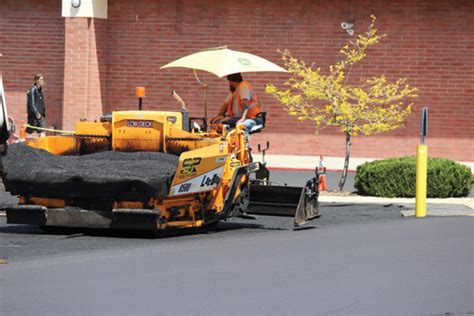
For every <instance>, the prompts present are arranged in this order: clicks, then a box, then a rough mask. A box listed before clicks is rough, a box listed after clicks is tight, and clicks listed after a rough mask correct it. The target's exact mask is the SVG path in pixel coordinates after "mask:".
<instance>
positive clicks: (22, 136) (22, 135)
mask: <svg viewBox="0 0 474 316" xmlns="http://www.w3.org/2000/svg"><path fill="white" fill-rule="evenodd" d="M25 140H26V127H25V122H23V121H21V126H20V142H24V141H25Z"/></svg>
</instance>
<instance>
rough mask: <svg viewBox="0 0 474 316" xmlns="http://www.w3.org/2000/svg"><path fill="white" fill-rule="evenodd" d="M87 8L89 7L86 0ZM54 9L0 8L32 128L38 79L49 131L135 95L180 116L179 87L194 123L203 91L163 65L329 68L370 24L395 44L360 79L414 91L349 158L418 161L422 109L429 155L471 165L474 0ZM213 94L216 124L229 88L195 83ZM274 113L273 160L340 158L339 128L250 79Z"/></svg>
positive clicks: (151, 2)
mask: <svg viewBox="0 0 474 316" xmlns="http://www.w3.org/2000/svg"><path fill="white" fill-rule="evenodd" d="M83 2H85V0H83ZM61 5H62V4H61V1H59V0H23V1H16V0H2V4H1V5H0V53H1V54H2V57H0V70H1V71H2V72H3V77H4V84H5V89H6V96H7V102H8V106H9V114H10V115H11V116H13V117H14V118H15V119H16V120H17V121H19V120H25V119H26V113H25V112H26V111H25V102H26V95H25V92H26V90H27V89H28V87H29V86H30V85H31V83H32V78H33V75H34V74H35V73H42V74H43V75H44V76H45V79H46V81H47V86H46V89H45V95H46V106H47V121H48V125H55V126H57V127H60V128H64V129H71V128H73V126H74V122H75V121H77V120H79V119H83V118H87V119H89V120H94V119H97V118H98V117H99V116H100V115H101V114H102V113H106V112H110V111H112V110H125V109H136V108H137V100H136V98H135V96H134V91H135V87H136V86H145V87H146V89H147V95H146V98H145V100H144V109H147V110H151V109H156V110H173V109H178V108H179V107H178V104H177V103H176V101H175V100H174V99H173V98H172V96H171V94H170V91H171V89H175V90H176V91H177V92H178V93H179V94H180V95H181V96H182V97H183V99H185V101H186V102H187V103H188V106H189V109H190V112H191V114H192V115H193V116H199V115H202V114H203V103H204V91H203V89H202V88H201V87H200V85H199V84H198V83H197V82H196V80H195V79H194V75H193V73H192V71H190V70H186V69H182V70H181V69H164V70H160V69H159V67H160V66H162V65H164V64H166V63H168V62H170V61H172V60H174V59H176V58H178V57H181V56H184V55H187V54H190V53H193V52H195V51H198V50H200V49H202V48H208V47H216V46H222V45H228V46H229V48H231V49H235V50H242V51H247V52H250V53H255V54H257V55H260V56H262V57H264V58H267V59H269V60H271V61H273V62H275V63H278V64H281V62H280V57H279V55H278V54H277V53H276V52H275V50H276V49H277V48H287V49H289V50H291V51H292V53H293V55H294V56H296V57H299V58H301V59H304V60H305V61H307V62H314V63H315V64H316V65H317V66H320V67H322V68H324V67H325V66H327V65H329V64H332V63H334V62H335V61H336V60H337V59H338V58H339V56H338V50H339V48H340V47H341V45H342V44H343V43H344V42H345V41H346V40H347V39H348V36H349V35H348V34H347V33H346V32H345V31H344V30H342V29H341V27H340V24H341V22H343V21H347V20H353V21H354V24H355V30H356V32H357V31H358V30H364V29H365V28H366V26H367V25H368V23H369V16H370V15H371V14H374V15H376V16H377V27H378V29H379V30H380V32H383V33H387V34H388V37H387V38H386V39H385V40H384V41H383V42H382V44H381V45H378V46H377V47H375V48H373V49H371V50H370V51H369V55H368V58H367V59H366V60H365V61H364V63H363V64H362V65H361V66H359V67H358V68H357V69H356V70H355V72H354V73H353V75H352V76H353V78H357V76H358V75H363V76H371V75H376V74H382V73H383V74H386V75H387V77H388V78H389V79H396V78H399V77H407V78H408V80H409V83H410V84H412V85H414V86H416V87H418V88H419V95H420V96H419V98H417V99H416V100H415V107H414V111H413V114H412V115H411V116H410V117H409V119H408V120H407V121H406V124H405V127H404V128H401V129H398V130H395V131H393V132H390V133H385V134H380V135H377V136H372V137H355V138H353V142H352V157H372V158H384V157H390V156H403V155H413V154H414V153H415V151H416V145H417V144H418V143H419V138H420V137H419V130H420V127H419V126H420V109H421V107H423V106H428V108H429V130H428V137H427V144H428V145H429V154H430V156H438V157H447V158H451V159H454V160H458V161H467V162H473V161H474V140H473V137H474V53H473V51H474V23H473V22H472V20H473V17H474V2H473V1H471V0H455V1H447V0H423V1H415V0H403V1H366V0H354V1H347V0H333V1H326V0H320V1H316V0H297V1H288V0H273V1H272V0H262V1H250V0H242V1H229V0H219V1H218V0H134V1H133V0H109V1H108V10H107V15H108V16H107V19H96V18H83V17H74V18H63V17H62V16H61ZM200 76H201V80H204V81H206V82H207V83H208V85H209V94H208V100H209V101H208V103H209V108H210V114H212V113H213V112H215V111H217V109H218V107H219V106H220V104H221V102H222V101H223V99H224V97H225V95H226V91H227V83H226V81H225V80H224V79H219V78H216V77H214V76H213V75H211V74H207V73H200ZM244 77H245V78H246V79H248V80H249V81H250V82H251V83H252V85H253V86H254V88H255V89H256V91H257V93H258V94H259V96H260V98H261V99H263V101H264V107H265V111H267V112H268V125H267V127H266V129H265V131H264V132H263V133H262V134H259V135H254V136H253V137H252V142H254V143H257V142H264V141H266V140H269V141H270V142H271V150H270V151H269V152H268V153H269V154H284V155H309V156H316V155H319V154H321V153H322V154H325V155H327V156H343V154H344V141H345V139H344V135H343V134H341V133H340V132H339V131H338V130H335V129H334V130H325V131H324V132H323V133H322V134H320V135H319V136H317V137H316V136H315V135H314V134H313V128H312V126H311V125H310V124H309V123H300V122H298V121H296V120H295V119H294V118H292V117H290V116H289V115H288V114H286V113H285V112H284V111H283V108H282V106H281V105H279V104H277V103H276V101H275V100H274V99H272V98H271V96H269V95H265V93H264V91H263V89H264V86H265V84H267V83H270V82H272V83H275V84H276V85H279V84H281V83H283V82H284V81H285V80H286V78H287V75H285V74H275V73H273V74H272V73H255V74H245V75H244Z"/></svg>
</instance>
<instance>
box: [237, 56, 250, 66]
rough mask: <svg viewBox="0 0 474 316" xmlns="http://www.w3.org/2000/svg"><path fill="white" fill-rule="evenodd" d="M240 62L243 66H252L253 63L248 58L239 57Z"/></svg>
mask: <svg viewBox="0 0 474 316" xmlns="http://www.w3.org/2000/svg"><path fill="white" fill-rule="evenodd" d="M239 63H240V64H241V65H242V66H250V65H251V64H252V63H251V62H250V60H248V59H247V58H239Z"/></svg>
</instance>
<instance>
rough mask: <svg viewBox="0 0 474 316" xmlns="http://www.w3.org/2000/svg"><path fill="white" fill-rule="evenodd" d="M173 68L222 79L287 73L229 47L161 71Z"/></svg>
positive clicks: (185, 59) (182, 59)
mask: <svg viewBox="0 0 474 316" xmlns="http://www.w3.org/2000/svg"><path fill="white" fill-rule="evenodd" d="M172 67H180V68H190V69H199V70H204V71H208V72H211V73H213V74H215V75H216V76H218V77H221V78H222V77H224V76H227V75H230V74H234V73H238V72H241V73H242V72H262V71H276V72H287V71H286V70H285V69H284V68H282V67H280V66H278V65H277V64H274V63H272V62H271V61H268V60H266V59H264V58H262V57H259V56H257V55H253V54H249V53H244V52H239V51H235V50H231V49H228V48H227V46H223V47H217V48H210V49H206V50H203V51H200V52H198V53H194V54H191V55H188V56H184V57H181V58H180V59H177V60H175V61H173V62H171V63H169V64H166V65H164V66H162V67H161V68H160V69H163V68H172Z"/></svg>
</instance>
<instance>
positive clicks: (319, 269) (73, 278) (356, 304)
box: [0, 170, 474, 315]
mask: <svg viewBox="0 0 474 316" xmlns="http://www.w3.org/2000/svg"><path fill="white" fill-rule="evenodd" d="M311 176H312V173H311V172H305V171H299V172H295V171H278V170H275V171H272V175H271V180H272V181H274V182H277V183H280V184H282V185H285V184H286V185H290V186H302V185H304V183H305V182H306V180H307V179H309V178H310V177H311ZM353 176H354V174H353V173H350V174H349V177H348V180H347V187H346V190H347V191H346V192H345V194H344V195H334V194H331V193H322V194H321V195H320V211H321V214H322V216H321V217H320V218H318V219H316V220H314V221H312V222H310V223H309V224H308V225H307V226H306V227H305V229H301V230H297V231H294V230H293V222H292V220H291V218H276V217H264V216H255V218H254V219H247V220H245V219H238V218H235V219H230V220H228V221H225V222H222V223H219V225H218V226H217V229H215V230H213V231H209V232H204V233H192V234H180V235H174V236H168V237H167V238H150V237H148V236H142V235H127V234H125V235H124V234H119V233H114V232H104V231H86V232H79V233H70V234H68V233H63V234H46V233H43V232H42V231H41V230H40V229H39V228H38V227H36V226H32V225H10V224H6V219H5V217H2V216H0V271H1V278H0V314H2V315H109V314H110V315H116V314H120V315H156V314H166V315H289V314H291V315H448V314H449V315H472V314H473V313H474V305H473V302H474V301H473V299H472V298H473V297H474V274H473V273H472V271H473V268H474V252H473V249H474V244H473V242H474V217H467V216H463V217H459V216H447V217H437V216H430V215H429V216H428V217H427V218H421V219H419V218H415V217H403V216H402V215H401V213H402V211H410V210H412V209H413V205H414V200H413V199H408V200H403V199H391V200H390V199H386V200H384V199H381V200H370V199H369V200H362V199H360V198H361V197H358V196H354V195H351V194H350V191H351V190H349V189H347V188H349V187H351V186H352V185H353ZM337 181H338V174H336V173H334V174H331V173H329V174H328V186H329V188H330V189H331V188H334V187H335V185H336V184H337ZM364 198H365V197H364ZM358 199H359V200H358ZM463 201H464V200H463ZM467 201H468V202H469V201H472V198H469V199H467ZM435 202H436V203H435ZM438 202H439V203H438ZM0 203H4V204H5V203H17V199H16V197H12V196H10V195H9V194H8V193H5V192H3V188H1V187H0ZM428 208H429V210H431V211H434V210H435V209H439V210H442V211H443V212H448V213H449V212H450V214H451V215H453V214H456V213H455V211H459V210H462V211H464V213H469V212H472V209H473V207H470V206H469V203H467V204H463V203H461V202H460V200H459V199H457V200H455V201H452V200H449V201H448V200H446V201H429V203H428ZM429 214H430V213H429ZM2 263H3V264H2Z"/></svg>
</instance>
